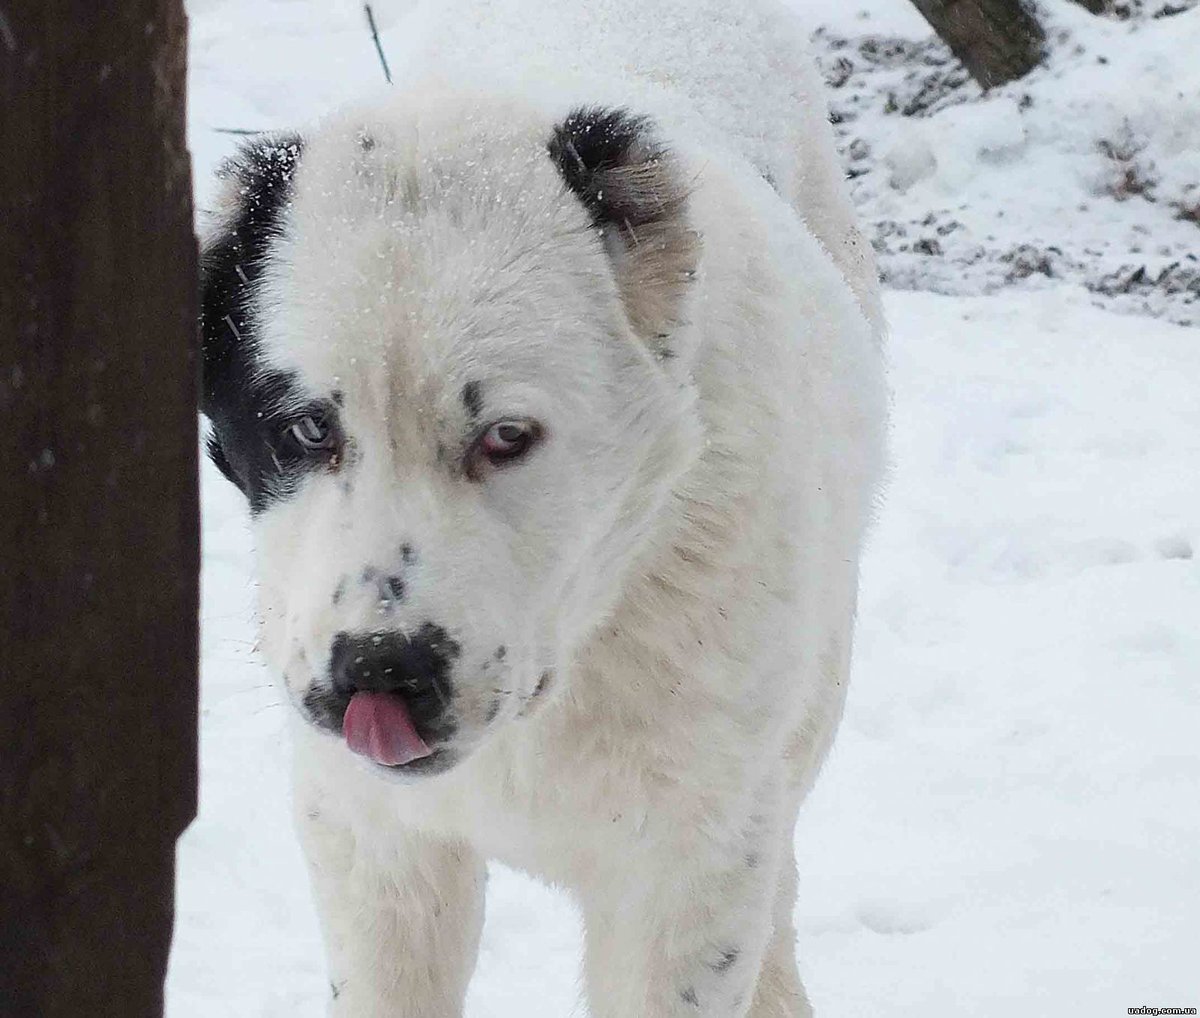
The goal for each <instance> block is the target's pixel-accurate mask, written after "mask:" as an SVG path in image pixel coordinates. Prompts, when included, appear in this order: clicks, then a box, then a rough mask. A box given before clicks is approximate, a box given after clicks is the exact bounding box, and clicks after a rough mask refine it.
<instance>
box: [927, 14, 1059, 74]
mask: <svg viewBox="0 0 1200 1018" xmlns="http://www.w3.org/2000/svg"><path fill="white" fill-rule="evenodd" d="M913 4H914V6H915V7H916V8H917V10H918V11H920V12H921V14H922V16H923V17H924V18H925V20H926V21H928V22H929V24H930V25H931V26H933V30H934V31H935V32H937V34H938V36H939V37H940V38H941V40H942V41H943V42H944V43H945V44H946V45H947V46H949V47H950V49H951V51H952V52H953V53H954V55H955V56H956V57H958V59H959V60H961V61H962V63H963V66H964V67H966V69H967V72H968V73H969V74H970V75H971V77H972V78H974V79H975V80H976V81H977V82H979V84H981V85H982V86H983V87H984V88H992V87H994V86H996V85H1003V84H1004V83H1005V82H1009V81H1014V80H1015V79H1017V78H1021V77H1024V76H1025V75H1026V74H1028V73H1029V72H1030V71H1032V70H1033V69H1034V67H1036V66H1037V65H1038V63H1039V62H1040V61H1041V59H1042V55H1043V52H1044V47H1045V42H1046V34H1045V32H1043V31H1042V26H1041V25H1040V24H1038V20H1037V18H1035V17H1034V16H1033V14H1032V13H1031V12H1030V11H1029V9H1028V8H1027V7H1026V6H1025V5H1024V3H1022V0H913Z"/></svg>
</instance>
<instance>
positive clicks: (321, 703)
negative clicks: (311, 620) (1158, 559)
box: [297, 690, 468, 784]
mask: <svg viewBox="0 0 1200 1018" xmlns="http://www.w3.org/2000/svg"><path fill="white" fill-rule="evenodd" d="M348 701H349V697H339V696H337V695H336V694H330V693H320V692H317V691H314V690H310V691H309V693H308V695H306V696H305V697H304V698H303V700H302V702H301V703H298V704H297V709H298V711H299V714H300V716H301V718H303V720H304V722H305V724H307V725H308V726H309V727H310V728H312V729H315V730H316V731H317V732H319V733H320V734H321V735H323V736H325V737H326V738H329V739H333V740H336V741H337V742H339V743H341V747H342V750H343V751H344V752H345V753H346V754H347V755H349V756H351V757H353V759H354V761H355V763H357V764H358V766H359V767H361V768H362V769H363V770H364V771H366V772H368V773H370V774H373V775H375V776H376V777H380V778H383V779H384V780H385V781H391V782H393V783H396V784H415V783H417V782H420V781H425V780H428V779H429V778H432V777H435V776H437V775H438V774H445V773H446V771H449V770H452V769H453V768H454V767H456V766H457V765H458V764H459V763H460V762H461V761H462V760H463V758H464V757H465V756H467V755H468V754H467V753H464V752H463V750H462V749H461V748H459V747H456V746H451V745H449V744H448V743H442V744H440V745H438V744H432V745H431V746H430V748H431V749H432V750H433V752H431V753H430V754H429V755H428V756H423V757H419V758H418V759H416V760H409V761H408V762H407V763H402V764H383V763H379V762H378V761H376V760H372V759H371V758H370V757H367V756H363V755H361V754H359V753H355V752H354V751H353V750H351V749H350V747H349V746H348V745H347V744H346V736H345V732H344V731H343V727H342V726H343V721H344V718H345V714H346V704H347V703H348Z"/></svg>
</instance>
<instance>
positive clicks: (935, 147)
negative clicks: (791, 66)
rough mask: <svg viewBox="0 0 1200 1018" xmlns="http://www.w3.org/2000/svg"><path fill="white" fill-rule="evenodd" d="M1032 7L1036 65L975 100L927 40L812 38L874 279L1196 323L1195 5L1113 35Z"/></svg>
mask: <svg viewBox="0 0 1200 1018" xmlns="http://www.w3.org/2000/svg"><path fill="white" fill-rule="evenodd" d="M900 2H901V0H897V3H900ZM1043 6H1044V7H1045V9H1046V11H1047V24H1048V29H1049V31H1048V35H1049V41H1048V46H1049V48H1050V51H1051V54H1052V56H1051V59H1050V60H1049V61H1048V64H1047V66H1045V67H1042V68H1039V69H1038V70H1036V71H1035V72H1033V73H1032V74H1031V75H1029V76H1028V77H1026V78H1024V79H1022V80H1020V81H1018V82H1014V83H1013V84H1011V85H1009V86H1007V87H1004V88H998V89H995V90H993V91H992V92H990V93H989V94H988V95H987V96H984V97H981V96H980V92H979V89H978V87H977V86H976V85H975V84H974V83H973V82H971V81H970V80H969V79H968V78H967V76H966V74H965V72H963V71H962V69H961V68H960V67H959V66H958V65H957V64H956V63H955V62H953V61H952V60H951V58H950V55H949V52H948V50H946V48H945V47H944V46H943V45H942V44H941V43H940V42H938V41H937V40H936V39H932V38H930V37H929V36H928V34H926V36H925V37H924V38H923V39H922V38H920V37H918V38H916V39H913V38H904V37H894V36H890V35H888V34H886V33H880V32H879V31H878V30H876V29H874V28H871V29H870V31H871V32H872V34H871V35H869V36H866V37H862V36H858V35H857V33H858V32H859V31H860V29H858V27H857V26H855V25H854V24H853V23H848V22H847V21H845V20H843V21H841V22H840V23H839V22H833V23H827V24H825V25H822V26H821V30H820V32H819V34H818V36H817V44H818V54H819V57H820V60H821V64H822V66H823V68H824V69H825V71H826V75H827V78H828V79H829V80H830V82H831V84H832V85H833V86H834V88H833V91H832V96H831V99H832V107H833V109H834V111H835V113H836V114H837V115H838V117H839V119H840V124H839V128H838V130H839V134H840V136H841V139H842V144H843V147H844V149H845V151H846V154H847V156H848V160H847V162H848V164H849V166H850V168H851V172H852V173H854V174H856V176H855V180H854V190H855V198H856V201H857V202H858V204H859V207H860V210H861V213H862V215H863V217H864V219H865V220H866V222H867V225H868V232H869V233H870V235H871V237H872V240H873V242H874V243H875V247H876V250H877V251H878V252H879V256H880V266H881V269H882V271H883V275H884V278H885V280H886V281H887V282H889V283H890V284H891V285H893V286H898V287H904V288H906V289H921V290H927V289H936V290H939V291H941V292H945V293H962V294H965V293H988V292H994V291H996V290H999V289H1002V288H1007V287H1012V286H1014V285H1019V286H1021V287H1024V288H1027V289H1029V288H1034V287H1041V286H1046V285H1054V284H1056V283H1057V282H1059V281H1061V280H1067V281H1071V282H1076V283H1080V284H1082V285H1084V286H1086V287H1087V288H1088V289H1089V290H1090V291H1091V292H1092V293H1093V300H1094V301H1095V302H1096V303H1098V304H1101V305H1104V306H1109V307H1114V308H1116V309H1118V310H1123V311H1132V312H1150V313H1153V314H1155V315H1162V316H1165V317H1168V318H1170V319H1171V320H1173V321H1177V322H1180V323H1182V324H1196V323H1200V257H1198V254H1197V252H1198V249H1200V60H1197V59H1196V54H1197V53H1200V7H1197V8H1194V9H1192V10H1189V11H1186V12H1185V13H1182V14H1179V15H1177V16H1174V17H1166V18H1161V19H1157V20H1155V19H1150V20H1138V19H1134V20H1129V21H1112V20H1108V19H1104V18H1096V17H1093V16H1091V15H1090V14H1087V13H1086V12H1085V11H1084V10H1083V9H1082V8H1081V7H1079V6H1078V5H1077V4H1075V3H1072V2H1071V0H1050V2H1047V3H1046V4H1044V5H1043ZM868 24H869V23H868ZM898 34H900V35H902V34H903V33H898ZM904 111H909V112H910V113H911V114H912V115H909V116H905V115H902V114H903V113H904Z"/></svg>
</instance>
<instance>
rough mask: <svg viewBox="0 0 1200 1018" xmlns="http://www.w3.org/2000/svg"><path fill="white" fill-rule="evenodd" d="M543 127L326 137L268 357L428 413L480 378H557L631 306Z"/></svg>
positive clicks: (446, 122) (352, 126)
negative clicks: (565, 362)
mask: <svg viewBox="0 0 1200 1018" xmlns="http://www.w3.org/2000/svg"><path fill="white" fill-rule="evenodd" d="M546 130H547V129H546V125H544V124H541V123H540V122H537V121H536V120H534V119H532V118H529V117H525V118H523V119H519V120H517V121H514V122H507V123H504V124H501V125H498V124H497V121H496V120H495V119H494V118H491V117H481V116H463V115H461V114H460V115H459V116H458V117H456V118H453V117H447V116H445V115H444V114H443V113H442V112H441V111H439V112H438V114H437V115H428V116H423V117H410V118H386V119H385V118H375V119H373V120H372V119H370V118H366V117H354V116H350V117H346V118H344V119H342V120H340V121H338V122H335V123H333V124H330V125H326V127H324V128H323V129H322V130H320V131H318V132H317V133H316V134H315V135H314V136H313V137H312V138H311V139H310V140H308V141H307V142H306V148H305V153H304V158H303V159H302V160H301V161H300V164H299V166H298V168H297V171H296V174H295V181H294V193H293V197H292V205H291V209H290V216H289V224H288V229H287V231H286V233H285V235H284V237H283V238H281V241H280V243H279V246H278V248H277V252H276V257H275V259H274V263H273V265H272V266H271V267H270V269H269V271H268V273H267V277H266V281H265V285H264V299H265V303H266V304H267V305H268V306H269V307H270V308H271V311H272V313H271V314H270V315H269V316H267V320H266V321H265V322H264V327H263V337H262V338H263V344H264V352H265V354H266V356H267V357H268V358H269V359H271V360H272V361H275V362H276V363H278V364H279V366H281V367H286V368H288V369H290V370H294V371H297V372H298V373H299V374H300V375H301V376H302V377H304V378H305V379H306V380H308V382H309V384H310V385H313V386H322V387H325V388H336V389H337V390H338V391H339V392H341V393H343V394H344V396H345V397H346V398H347V399H354V398H355V397H356V396H357V395H359V394H362V395H364V396H365V395H367V394H368V393H369V391H370V390H371V389H372V388H378V387H379V386H382V385H384V384H386V385H387V386H388V388H389V389H390V390H391V391H392V392H393V393H394V392H395V390H396V389H397V387H399V388H402V389H404V390H405V391H406V393H407V394H408V395H410V397H411V399H412V402H413V404H414V405H416V406H420V407H421V408H422V409H431V408H432V409H437V404H439V403H444V402H445V401H447V400H452V399H458V398H459V397H460V393H461V390H462V387H463V386H464V385H466V384H468V383H469V382H470V381H472V380H473V376H475V375H478V374H479V373H480V372H484V373H487V374H488V375H490V376H493V377H494V376H497V375H499V376H500V380H501V381H502V380H503V376H504V375H512V376H513V377H514V378H517V379H520V378H529V377H530V376H531V374H543V373H545V372H546V371H547V370H548V369H552V366H553V364H552V362H553V351H554V349H555V348H557V347H559V346H561V345H563V343H564V341H565V340H566V339H568V338H569V336H568V334H569V333H570V332H572V331H575V332H583V331H586V330H594V329H595V328H596V327H597V325H601V326H602V320H603V319H604V318H605V317H606V313H607V312H612V311H614V310H615V308H616V307H617V303H618V297H617V294H616V291H615V288H614V285H613V282H612V279H611V274H610V273H609V272H608V271H607V263H606V261H605V257H604V255H603V252H602V249H601V246H600V244H599V242H598V240H597V238H596V235H595V233H594V231H592V230H591V229H590V228H589V223H588V221H587V217H586V215H585V213H584V211H583V209H582V207H581V206H580V205H579V203H578V202H577V201H576V200H574V198H573V197H572V196H571V195H570V194H568V193H567V192H566V191H565V189H564V187H563V183H562V180H561V177H560V176H559V175H558V173H557V171H556V169H555V167H554V165H553V164H552V162H551V160H550V159H549V158H548V157H547V154H546ZM602 327H603V326H602ZM548 356H549V357H550V360H551V362H550V363H547V357H548ZM385 376H386V378H385ZM431 404H433V406H432V407H431Z"/></svg>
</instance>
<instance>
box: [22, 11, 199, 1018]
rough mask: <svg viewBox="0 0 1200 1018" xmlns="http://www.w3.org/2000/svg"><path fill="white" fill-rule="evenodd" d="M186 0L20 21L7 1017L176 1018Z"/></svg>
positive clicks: (189, 330)
mask: <svg viewBox="0 0 1200 1018" xmlns="http://www.w3.org/2000/svg"><path fill="white" fill-rule="evenodd" d="M185 39H186V21H185V18H184V15H183V9H182V4H181V2H180V0H113V2H111V3H103V4H101V3H96V2H95V0H5V2H4V3H3V6H2V7H0V148H2V149H3V158H0V272H2V276H0V432H2V433H0V1014H3V1015H4V1016H5V1018H60V1016H61V1018H67V1016H70V1018H79V1016H89V1018H93V1016H94V1018H101V1016H109V1015H111V1016H121V1018H142V1016H150V1015H161V1013H162V986H163V977H164V974H165V971H166V962H167V953H168V949H169V946H170V936H171V926H172V920H173V916H174V852H175V839H176V837H177V836H178V835H179V833H180V832H181V831H182V830H183V828H184V826H185V825H186V824H187V822H188V821H189V820H190V819H191V817H192V816H193V815H194V814H195V792H196V692H197V684H196V657H197V643H196V637H197V623H196V612H197V574H198V568H199V557H198V543H199V542H198V527H197V515H198V504H197V480H196V470H197V463H196V452H197V441H196V410H195V407H196V363H197V362H196V331H197V330H196V321H197V309H196V289H197V286H196V251H195V239H194V237H193V234H192V214H191V180H190V167H189V162H188V154H187V149H186V147H185V140H184V87H185V62H186V54H185Z"/></svg>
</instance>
